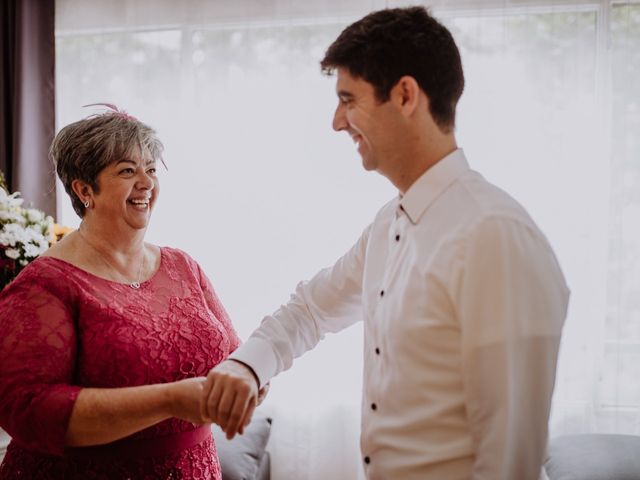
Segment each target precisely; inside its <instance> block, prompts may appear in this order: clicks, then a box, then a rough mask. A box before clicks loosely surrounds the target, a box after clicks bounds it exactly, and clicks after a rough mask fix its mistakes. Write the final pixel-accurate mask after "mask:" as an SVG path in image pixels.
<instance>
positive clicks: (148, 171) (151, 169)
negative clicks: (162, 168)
mask: <svg viewBox="0 0 640 480" xmlns="http://www.w3.org/2000/svg"><path fill="white" fill-rule="evenodd" d="M147 173H150V174H151V175H155V174H156V167H153V168H150V169H148V170H147Z"/></svg>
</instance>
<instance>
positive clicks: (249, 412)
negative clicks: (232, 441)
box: [238, 401, 257, 435]
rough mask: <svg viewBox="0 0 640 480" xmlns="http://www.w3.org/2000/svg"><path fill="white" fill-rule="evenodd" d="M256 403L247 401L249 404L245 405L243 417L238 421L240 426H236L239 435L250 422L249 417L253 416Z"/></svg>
mask: <svg viewBox="0 0 640 480" xmlns="http://www.w3.org/2000/svg"><path fill="white" fill-rule="evenodd" d="M256 405H257V402H255V401H252V402H249V405H248V406H247V409H246V411H245V413H244V418H243V419H242V422H240V427H239V428H238V433H239V434H240V435H242V434H243V433H244V429H245V428H246V426H247V425H249V423H250V422H251V417H253V412H254V410H255V409H256Z"/></svg>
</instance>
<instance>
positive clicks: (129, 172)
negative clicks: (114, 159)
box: [120, 168, 133, 174]
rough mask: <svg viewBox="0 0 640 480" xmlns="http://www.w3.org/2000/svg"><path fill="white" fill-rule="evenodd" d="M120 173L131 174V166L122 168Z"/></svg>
mask: <svg viewBox="0 0 640 480" xmlns="http://www.w3.org/2000/svg"><path fill="white" fill-rule="evenodd" d="M120 173H126V174H132V173H133V168H123V169H122V170H121V171H120Z"/></svg>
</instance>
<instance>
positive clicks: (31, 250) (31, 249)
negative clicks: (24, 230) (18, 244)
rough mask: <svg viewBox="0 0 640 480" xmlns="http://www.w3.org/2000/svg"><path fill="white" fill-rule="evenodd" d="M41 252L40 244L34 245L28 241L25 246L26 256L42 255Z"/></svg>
mask: <svg viewBox="0 0 640 480" xmlns="http://www.w3.org/2000/svg"><path fill="white" fill-rule="evenodd" d="M40 253H42V252H41V251H40V248H39V246H37V245H34V244H33V243H27V244H26V245H25V246H24V256H25V257H30V258H36V257H37V256H38V255H40Z"/></svg>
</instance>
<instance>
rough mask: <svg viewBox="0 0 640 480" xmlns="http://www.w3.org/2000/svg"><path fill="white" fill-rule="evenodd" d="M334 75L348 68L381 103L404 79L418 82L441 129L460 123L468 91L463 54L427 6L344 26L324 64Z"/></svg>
mask: <svg viewBox="0 0 640 480" xmlns="http://www.w3.org/2000/svg"><path fill="white" fill-rule="evenodd" d="M320 66H321V67H322V70H323V72H325V73H326V74H328V75H331V74H332V73H333V71H334V70H335V69H336V68H345V69H346V70H347V71H348V72H349V73H350V74H351V75H352V76H354V77H356V78H361V79H363V80H366V81H367V82H369V83H370V84H372V85H373V87H374V90H375V94H376V98H377V100H378V101H379V102H386V101H387V100H389V97H390V92H391V89H392V88H393V86H394V85H396V84H397V83H398V80H400V78H401V77H402V76H404V75H409V76H411V77H413V78H415V80H416V82H417V83H418V85H419V86H420V88H421V89H422V90H423V91H424V93H426V95H427V96H428V97H429V110H430V111H431V115H432V116H433V119H434V120H435V122H436V123H437V124H438V126H439V127H440V128H441V129H442V130H444V131H449V130H451V129H452V128H453V127H454V125H455V116H456V105H457V103H458V100H459V99H460V96H461V95H462V90H463V89H464V74H463V73H462V62H461V60H460V52H459V51H458V47H457V46H456V44H455V42H454V40H453V37H452V36H451V33H450V32H449V30H447V28H446V27H445V26H444V25H442V24H441V23H440V22H439V21H438V20H436V19H435V18H434V17H432V16H431V15H430V14H429V12H428V11H427V10H426V9H425V8H424V7H408V8H394V9H387V10H379V11H377V12H373V13H370V14H369V15H367V16H366V17H364V18H362V19H361V20H358V21H357V22H355V23H353V24H351V25H349V26H348V27H347V28H345V29H344V30H343V31H342V33H341V34H340V36H339V37H338V38H337V39H336V40H335V41H334V42H333V43H332V44H331V46H330V47H329V48H328V49H327V52H326V53H325V56H324V59H323V60H322V61H321V62H320Z"/></svg>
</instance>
